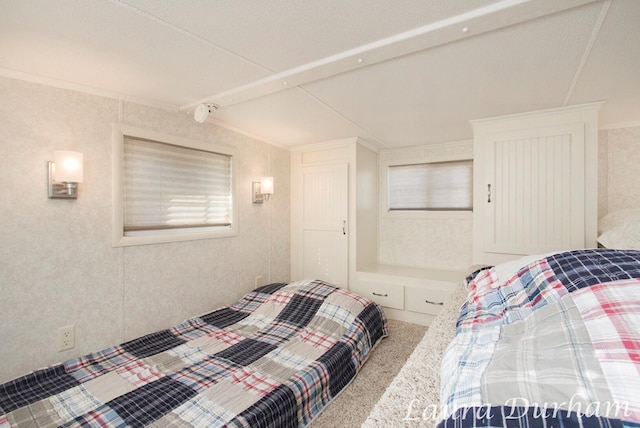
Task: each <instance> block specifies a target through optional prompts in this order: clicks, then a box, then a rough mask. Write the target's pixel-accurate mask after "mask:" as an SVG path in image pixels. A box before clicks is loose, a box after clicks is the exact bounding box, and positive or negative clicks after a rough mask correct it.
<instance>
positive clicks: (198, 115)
mask: <svg viewBox="0 0 640 428" xmlns="http://www.w3.org/2000/svg"><path fill="white" fill-rule="evenodd" d="M215 110H218V106H217V105H215V104H212V103H206V104H198V105H197V106H196V110H195V111H194V112H193V119H194V120H195V121H196V122H198V123H203V122H204V121H205V120H207V117H209V113H211V112H212V111H215Z"/></svg>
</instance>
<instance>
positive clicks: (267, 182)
mask: <svg viewBox="0 0 640 428" xmlns="http://www.w3.org/2000/svg"><path fill="white" fill-rule="evenodd" d="M260 190H261V191H262V194H263V195H272V194H273V177H263V178H262V181H261V182H260Z"/></svg>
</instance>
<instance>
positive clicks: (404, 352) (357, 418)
mask: <svg viewBox="0 0 640 428" xmlns="http://www.w3.org/2000/svg"><path fill="white" fill-rule="evenodd" d="M426 331H427V327H425V326H421V325H417V324H409V323H405V322H401V321H396V320H391V319H390V320H389V336H388V337H386V338H385V339H383V340H382V342H380V344H379V345H378V347H377V348H376V349H375V350H374V351H373V353H372V354H371V356H370V357H369V360H368V361H367V362H366V363H365V365H364V366H363V367H362V370H360V373H359V374H358V375H357V376H356V378H355V380H354V381H353V382H351V384H350V385H348V386H347V387H346V388H345V389H344V390H343V391H342V393H341V394H340V395H339V396H338V398H336V399H335V400H334V401H333V403H331V404H330V405H329V406H328V407H327V408H326V409H325V410H324V411H323V412H322V413H321V414H320V415H319V416H318V417H317V418H316V420H315V421H313V422H312V423H311V425H310V427H311V428H337V427H359V426H360V425H361V424H362V422H364V421H365V420H366V419H367V416H368V415H369V412H370V411H371V409H372V408H373V406H374V405H375V404H376V402H377V401H378V399H379V398H380V397H381V396H382V394H383V393H384V391H385V389H386V388H387V386H389V384H390V383H391V381H392V380H393V378H394V377H395V376H396V375H397V374H398V372H399V371H400V369H401V368H402V366H403V365H404V363H405V361H406V360H407V358H408V357H409V355H411V352H412V351H413V349H414V348H415V347H416V345H417V344H418V342H420V339H422V337H423V336H424V334H425V332H426Z"/></svg>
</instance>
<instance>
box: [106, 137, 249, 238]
mask: <svg viewBox="0 0 640 428" xmlns="http://www.w3.org/2000/svg"><path fill="white" fill-rule="evenodd" d="M115 142H116V144H115V146H116V150H114V153H115V154H116V155H115V156H116V159H115V162H114V164H115V165H116V171H115V172H114V177H115V178H116V185H115V188H116V193H117V194H118V196H117V201H115V202H116V203H114V207H115V210H114V211H115V212H114V241H115V242H114V243H115V244H116V245H136V244H147V243H157V242H170V241H184V240H191V239H203V238H213V237H220V236H230V235H236V234H237V232H236V229H237V227H236V226H237V225H236V218H237V216H236V212H235V211H236V210H235V207H234V199H235V198H234V193H235V192H234V188H235V185H234V166H233V165H234V158H233V155H232V153H230V152H229V150H228V149H227V150H225V149H221V148H219V147H211V146H210V145H207V144H205V143H201V142H195V141H190V140H185V139H181V138H177V137H171V136H167V135H161V134H155V133H151V132H149V131H145V130H140V129H136V128H131V127H127V126H125V125H119V126H118V129H117V132H116V138H115Z"/></svg>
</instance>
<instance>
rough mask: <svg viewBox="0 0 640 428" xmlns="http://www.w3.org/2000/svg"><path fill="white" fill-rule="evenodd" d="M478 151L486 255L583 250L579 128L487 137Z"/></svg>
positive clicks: (510, 133)
mask: <svg viewBox="0 0 640 428" xmlns="http://www.w3.org/2000/svg"><path fill="white" fill-rule="evenodd" d="M482 149H483V151H484V162H485V165H484V166H485V169H484V172H485V173H484V174H483V175H484V178H483V182H482V183H479V184H481V185H482V186H483V187H484V193H485V197H484V198H483V201H482V204H483V206H482V207H479V208H480V209H481V210H483V211H484V214H485V221H484V231H485V233H484V251H485V252H488V253H500V254H514V255H526V254H538V253H544V252H548V251H556V250H565V249H570V248H583V247H584V245H585V240H584V229H585V223H584V221H585V208H584V207H585V201H584V194H585V193H584V192H585V184H584V183H585V171H584V165H585V160H584V126H583V124H575V125H567V126H556V127H549V128H539V129H532V130H526V131H515V132H508V133H497V134H491V135H489V136H488V138H487V139H486V140H485V141H484V144H483V148H482Z"/></svg>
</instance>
